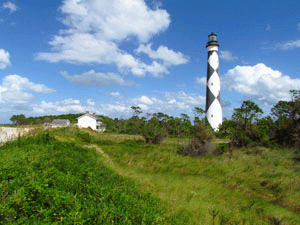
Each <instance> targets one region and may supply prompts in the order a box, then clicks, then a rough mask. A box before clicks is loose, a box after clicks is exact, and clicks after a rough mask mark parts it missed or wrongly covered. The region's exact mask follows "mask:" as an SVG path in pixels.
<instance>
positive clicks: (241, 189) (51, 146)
mask: <svg viewBox="0 0 300 225" xmlns="http://www.w3.org/2000/svg"><path fill="white" fill-rule="evenodd" d="M51 134H53V136H54V137H55V139H53V138H52V139H51V138H50V139H51V140H50V141H49V142H47V141H46V143H45V140H47V137H45V136H38V137H31V139H30V138H29V139H28V140H27V139H24V140H23V139H21V140H20V139H19V140H17V141H15V142H12V143H11V144H7V145H5V146H3V147H2V148H0V154H1V158H0V166H1V170H0V174H1V176H0V177H1V180H0V181H1V182H0V184H1V185H2V186H0V200H1V201H0V207H1V208H0V215H1V216H0V219H2V220H3V218H4V217H3V216H6V217H5V218H6V221H8V222H9V221H10V220H11V221H13V222H12V223H14V222H15V221H18V223H22V220H21V219H20V218H19V217H20V215H22V217H21V218H23V220H24V221H29V220H31V219H32V218H33V219H34V218H35V219H36V220H35V221H36V223H37V224H40V223H43V224H45V223H49V224H51V223H59V221H60V220H62V223H63V224H74V223H76V222H77V223H79V224H83V223H86V224H89V223H95V221H97V222H98V223H99V221H100V222H101V223H102V224H103V223H104V224H105V223H106V224H111V223H112V221H113V222H114V223H117V224H143V223H144V224H213V223H214V224H291V225H294V224H300V222H299V221H300V151H295V150H290V149H268V148H252V149H246V148H244V149H234V150H233V151H232V152H225V153H224V154H222V155H221V156H218V157H216V156H213V155H207V156H205V157H199V158H191V157H187V156H182V155H179V154H177V149H178V147H179V146H180V145H182V144H184V143H185V142H186V141H188V140H182V139H180V140H178V139H176V138H170V139H167V140H165V141H164V142H163V144H162V145H160V146H156V145H148V144H145V143H144V140H143V138H142V137H140V136H130V135H117V134H106V133H97V132H93V131H91V130H89V129H86V130H78V129H76V128H63V129H56V130H53V131H51ZM50 136H51V135H50ZM223 142H224V141H222V140H221V141H220V140H218V143H223ZM18 143H19V144H18ZM20 143H22V144H20ZM75 143H76V144H75ZM99 177H101V178H102V179H99ZM103 178H105V179H108V180H104V181H103ZM83 181H84V182H83ZM3 190H4V191H3ZM32 190H34V191H32ZM1 196H2V197H1ZM3 196H4V197H3ZM8 196H9V197H8ZM33 199H34V200H33ZM53 199H55V201H54V200H53ZM86 199H88V200H86ZM33 202H35V204H36V202H38V204H37V205H38V206H37V207H32V206H31V205H30V204H32V205H33ZM99 202H100V203H99ZM28 204H29V205H28ZM29 206H30V207H29ZM24 209H25V211H24ZM30 210H31V211H30ZM1 212H5V213H4V214H1ZM28 212H30V215H31V217H28V215H29V214H28ZM39 213H40V214H39ZM54 213H55V214H54ZM7 215H9V216H10V217H9V218H10V220H8V219H7V218H8V217H7ZM41 215H43V216H41ZM96 215H98V216H96ZM15 217H17V218H15ZM89 218H92V219H91V220H93V221H92V222H91V221H90V220H89ZM0 223H1V222H0ZM5 224H6V223H5ZM8 224H9V223H8Z"/></svg>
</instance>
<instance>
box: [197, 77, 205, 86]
mask: <svg viewBox="0 0 300 225" xmlns="http://www.w3.org/2000/svg"><path fill="white" fill-rule="evenodd" d="M206 80H207V78H206V77H196V83H197V84H201V85H206Z"/></svg>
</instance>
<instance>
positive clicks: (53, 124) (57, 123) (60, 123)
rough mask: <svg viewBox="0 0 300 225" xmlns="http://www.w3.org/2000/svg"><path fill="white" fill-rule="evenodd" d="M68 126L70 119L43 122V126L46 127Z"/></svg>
mask: <svg viewBox="0 0 300 225" xmlns="http://www.w3.org/2000/svg"><path fill="white" fill-rule="evenodd" d="M67 126H70V120H65V119H56V120H53V121H52V122H51V123H44V127H45V128H46V129H47V128H59V127H67Z"/></svg>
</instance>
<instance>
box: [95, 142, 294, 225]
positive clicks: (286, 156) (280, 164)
mask: <svg viewBox="0 0 300 225" xmlns="http://www.w3.org/2000/svg"><path fill="white" fill-rule="evenodd" d="M134 142H135V141H125V142H124V141H123V142H119V143H115V144H112V143H109V145H106V144H105V143H102V144H101V143H100V144H99V147H101V149H102V150H103V151H104V152H105V153H106V154H108V155H109V157H110V158H111V159H112V160H113V162H114V163H115V164H117V165H118V166H119V167H120V168H121V169H119V170H120V171H121V172H120V173H121V174H122V173H123V176H127V177H131V178H134V179H135V180H136V181H138V182H139V183H140V185H141V187H140V188H141V189H143V190H147V191H149V192H151V193H152V194H153V195H155V196H157V197H159V198H160V199H162V200H163V201H165V202H168V203H169V214H170V215H172V216H178V215H180V214H181V213H182V212H184V213H185V214H187V215H188V214H189V215H190V217H189V221H188V224H212V223H213V222H214V223H215V224H300V200H299V199H300V198H299V197H300V174H299V171H300V163H299V162H298V161H297V159H298V158H299V155H300V154H299V152H294V151H292V150H288V149H273V150H271V149H266V148H253V149H239V150H233V151H228V152H226V153H224V154H223V155H221V156H219V157H215V156H213V155H208V156H205V157H201V158H191V157H184V156H181V155H178V154H177V153H176V152H177V147H176V144H174V143H171V142H170V143H169V144H165V145H162V146H154V145H146V144H143V143H141V142H138V143H135V144H134ZM213 211H218V214H217V215H216V216H214V217H213V216H212V215H211V213H210V212H213Z"/></svg>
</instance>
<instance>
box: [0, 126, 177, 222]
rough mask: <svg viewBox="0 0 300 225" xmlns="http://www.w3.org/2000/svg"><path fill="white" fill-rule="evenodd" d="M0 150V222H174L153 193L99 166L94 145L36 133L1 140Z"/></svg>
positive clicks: (80, 136)
mask: <svg viewBox="0 0 300 225" xmlns="http://www.w3.org/2000/svg"><path fill="white" fill-rule="evenodd" d="M77 133H78V135H77V136H78V137H79V139H82V140H83V141H84V142H87V141H88V140H86V137H88V136H89V135H88V134H83V133H82V135H80V133H79V132H78V131H77ZM0 154H1V158H0V168H1V169H0V224H173V223H177V222H176V220H175V218H174V221H172V220H171V218H168V217H167V216H166V215H165V212H164V209H163V206H162V205H163V204H162V203H161V202H160V201H159V200H158V198H155V197H152V196H151V195H150V194H149V193H146V192H142V191H139V190H137V188H136V184H135V182H134V181H132V179H128V178H122V177H121V176H119V175H117V174H116V173H115V172H114V171H112V169H109V168H107V167H106V166H104V165H103V163H102V162H101V161H100V160H99V155H97V153H96V151H95V149H90V148H85V147H83V146H79V145H76V144H75V143H74V142H73V143H67V142H60V141H58V140H56V139H55V138H54V136H53V134H51V133H50V134H49V133H42V134H39V135H37V136H34V137H27V138H19V139H18V140H16V141H14V142H10V143H7V144H5V145H4V146H2V147H1V148H0Z"/></svg>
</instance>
